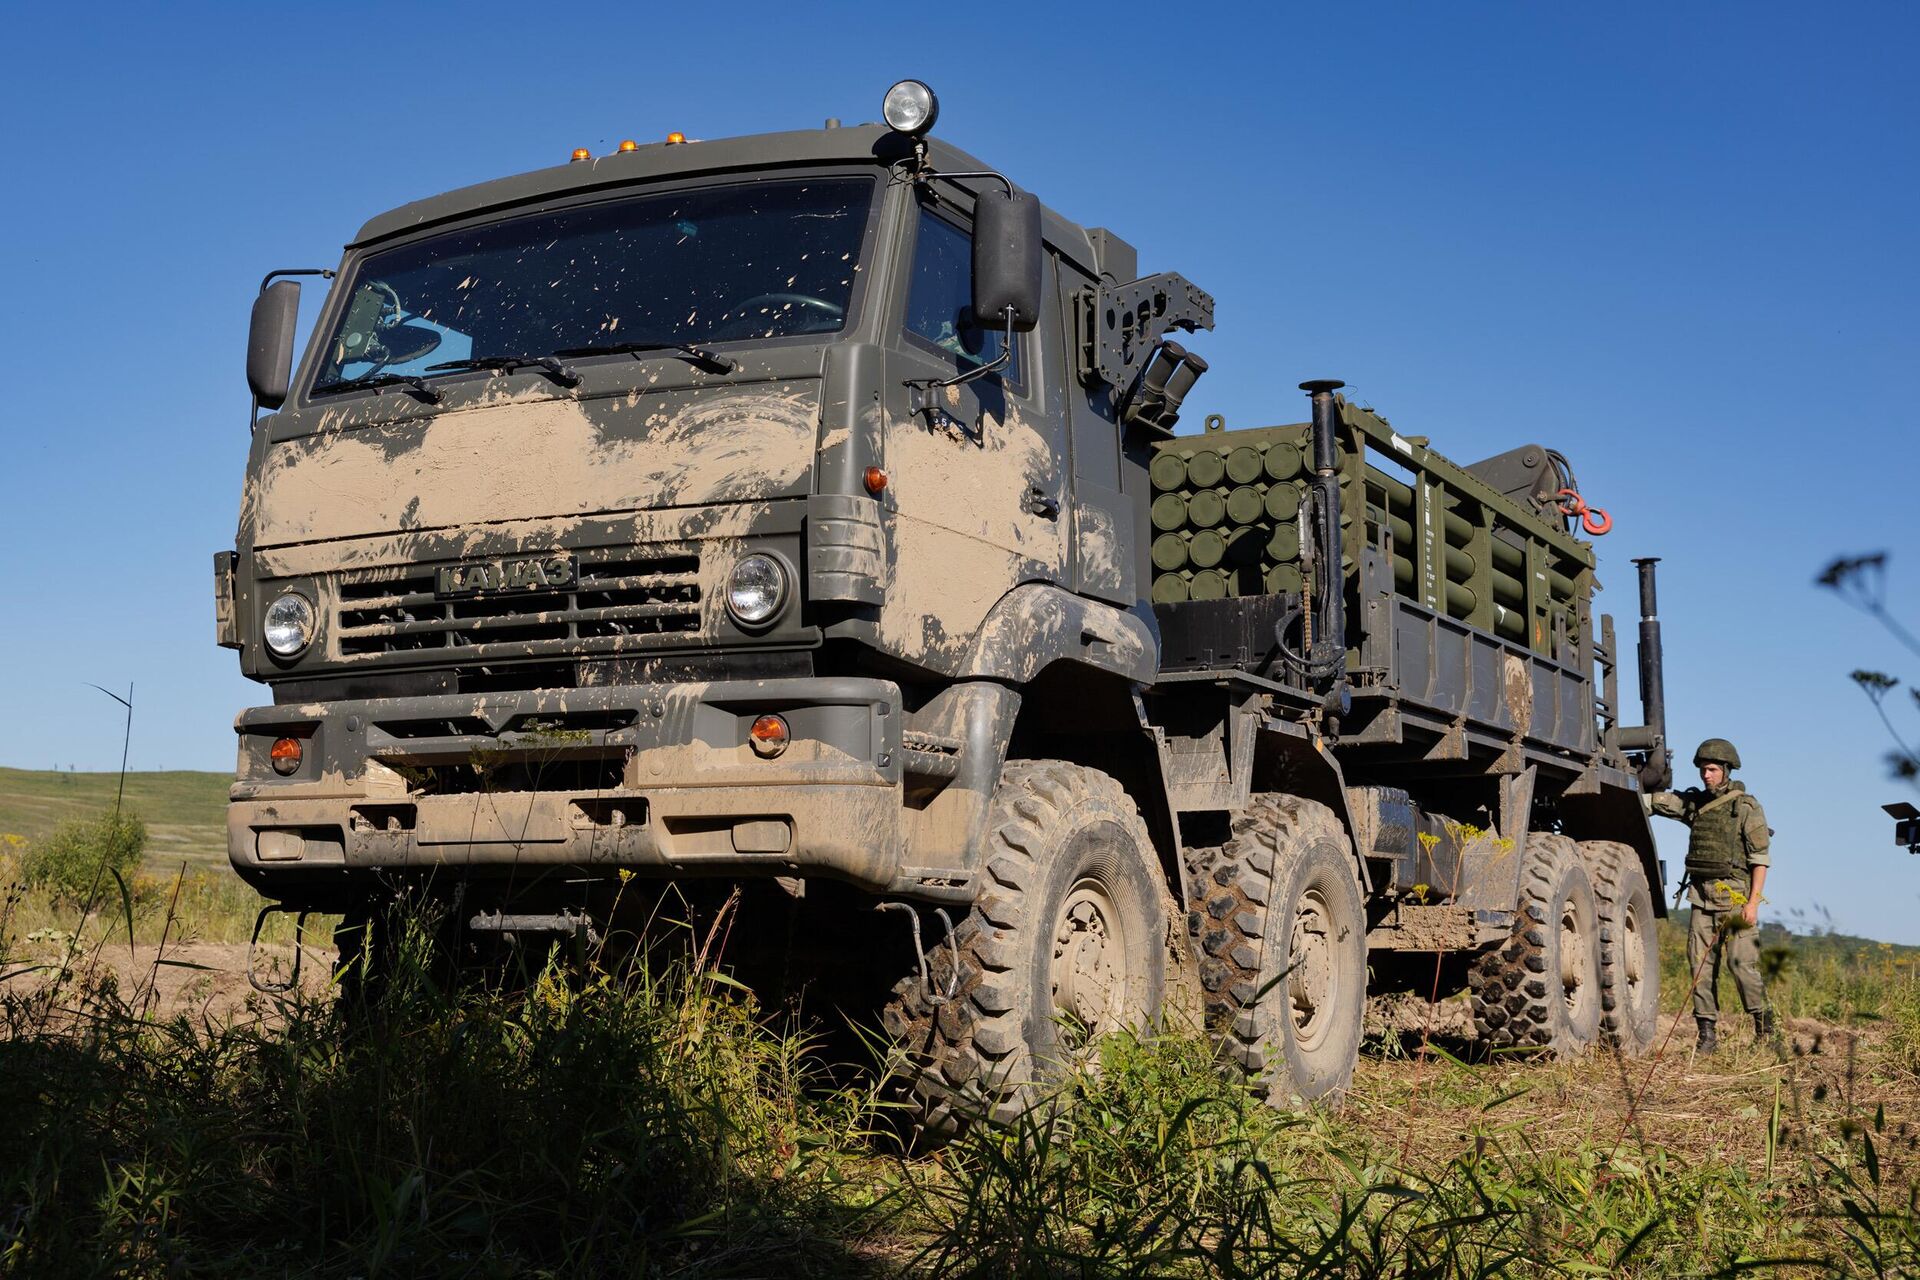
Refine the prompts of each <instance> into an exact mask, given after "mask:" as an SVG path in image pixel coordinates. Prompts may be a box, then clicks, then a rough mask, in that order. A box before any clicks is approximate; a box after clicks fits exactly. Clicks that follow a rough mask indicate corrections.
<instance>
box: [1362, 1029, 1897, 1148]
mask: <svg viewBox="0 0 1920 1280" xmlns="http://www.w3.org/2000/svg"><path fill="white" fill-rule="evenodd" d="M1723 1027H1724V1030H1723V1031H1722V1039H1721V1044H1720V1052H1719V1053H1718V1054H1716V1055H1714V1056H1712V1057H1710V1058H1703V1057H1698V1056H1697V1055H1696V1054H1695V1053H1694V1026H1693V1019H1692V1018H1691V1017H1690V1016H1686V1015H1684V1014H1675V1015H1670V1016H1668V1017H1666V1018H1664V1019H1663V1020H1662V1024H1661V1036H1660V1039H1659V1040H1657V1041H1656V1042H1655V1046H1654V1049H1653V1051H1652V1052H1651V1053H1649V1054H1648V1055H1647V1056H1645V1057H1643V1058H1636V1059H1625V1058H1620V1057H1617V1056H1612V1055H1608V1054H1605V1053H1600V1054H1596V1055H1594V1056H1591V1057H1588V1058H1585V1059H1581V1060H1578V1061H1572V1062H1540V1061H1537V1060H1529V1059H1525V1058H1509V1059H1505V1060H1501V1059H1498V1058H1496V1059H1494V1060H1493V1061H1487V1062H1479V1063H1475V1064H1472V1065H1464V1064H1462V1063H1460V1062H1458V1061H1457V1060H1451V1059H1449V1058H1447V1057H1445V1056H1444V1055H1441V1054H1438V1053H1435V1052H1432V1051H1429V1052H1427V1053H1426V1054H1424V1055H1423V1054H1422V1052H1421V1050H1420V1048H1419V1046H1418V1044H1410V1045H1409V1047H1408V1049H1407V1052H1406V1056H1404V1057H1391V1058H1380V1057H1366V1058H1363V1059H1362V1060H1361V1063H1360V1068H1359V1070H1358V1072H1357V1073H1356V1074H1355V1078H1354V1085H1353V1088H1352V1090H1351V1092H1350V1093H1349V1095H1348V1097H1347V1101H1346V1103H1345V1107H1344V1110H1345V1112H1346V1115H1347V1117H1348V1118H1349V1119H1353V1120H1357V1121H1359V1122H1360V1123H1362V1124H1363V1125H1366V1126H1368V1127H1370V1128H1374V1129H1376V1131H1378V1132H1381V1133H1383V1134H1393V1135H1397V1138H1396V1141H1397V1146H1398V1148H1399V1153H1400V1155H1401V1157H1402V1158H1403V1159H1404V1158H1409V1157H1411V1158H1413V1159H1420V1158H1423V1157H1424V1158H1427V1159H1433V1158H1439V1159H1445V1158H1447V1157H1449V1156H1451V1155H1453V1154H1455V1153H1457V1152H1459V1151H1460V1150H1461V1149H1462V1148H1463V1147H1464V1146H1466V1145H1468V1144H1472V1143H1474V1142H1476V1141H1491V1142H1494V1143H1499V1144H1503V1145H1507V1146H1509V1147H1512V1148H1515V1149H1523V1150H1530V1151H1533V1152H1537V1153H1541V1154H1548V1153H1558V1154H1567V1155H1575V1154H1577V1153H1579V1152H1582V1151H1590V1150H1592V1149H1595V1148H1598V1149H1599V1150H1600V1151H1603V1152H1608V1153H1611V1158H1610V1159H1609V1161H1608V1165H1609V1167H1611V1168H1613V1169H1616V1170H1619V1169H1623V1168H1631V1167H1633V1166H1635V1165H1644V1164H1645V1163H1646V1162H1648V1161H1650V1160H1652V1159H1654V1158H1655V1157H1656V1153H1658V1152H1666V1153H1669V1156H1670V1157H1678V1158H1679V1159H1681V1160H1682V1161H1685V1162H1687V1163H1704V1162H1706V1161H1708V1160H1714V1161H1731V1162H1735V1163H1739V1164H1744V1165H1746V1166H1747V1168H1748V1170H1749V1172H1750V1173H1751V1174H1752V1175H1753V1176H1754V1177H1755V1178H1756V1179H1763V1178H1765V1177H1767V1175H1768V1172H1769V1165H1768V1159H1769V1155H1768V1133H1769V1128H1770V1126H1771V1125H1772V1123H1773V1118H1774V1115H1775V1109H1776V1107H1777V1108H1778V1116H1779V1129H1778V1133H1779V1145H1778V1147H1777V1148H1776V1149H1775V1150H1774V1152H1773V1154H1772V1169H1773V1170H1774V1172H1775V1176H1776V1177H1778V1176H1785V1175H1786V1174H1787V1173H1788V1171H1789V1169H1791V1170H1794V1171H1798V1170H1799V1169H1800V1168H1801V1166H1802V1164H1803V1162H1804V1161H1805V1160H1806V1159H1807V1158H1808V1157H1809V1156H1810V1155H1811V1156H1817V1155H1821V1154H1829V1155H1830V1154H1832V1153H1833V1151H1834V1150H1835V1147H1834V1143H1835V1142H1836V1141H1837V1139H1838V1138H1839V1137H1840V1136H1841V1135H1843V1134H1844V1133H1845V1132H1847V1131H1849V1130H1850V1129H1851V1128H1852V1127H1853V1126H1858V1127H1860V1128H1869V1129H1870V1128H1871V1126H1872V1125H1873V1123H1874V1121H1875V1117H1876V1113H1883V1114H1884V1117H1885V1128H1884V1131H1883V1136H1882V1137H1880V1138H1878V1139H1876V1141H1877V1145H1878V1147H1879V1154H1880V1160H1881V1165H1882V1168H1883V1171H1884V1173H1885V1175H1886V1178H1887V1182H1888V1184H1889V1185H1893V1186H1904V1185H1910V1184H1911V1183H1912V1181H1913V1180H1914V1177H1915V1174H1916V1172H1920V1077H1916V1075H1915V1074H1914V1072H1913V1071H1912V1070H1911V1069H1909V1068H1908V1067H1907V1066H1905V1065H1903V1064H1900V1063H1898V1062H1896V1061H1895V1060H1894V1058H1893V1056H1892V1055H1891V1054H1890V1053H1889V1052H1888V1051H1887V1049H1886V1047H1885V1046H1884V1045H1883V1044H1881V1043H1880V1041H1879V1038H1878V1037H1877V1034H1876V1032H1874V1031H1872V1030H1863V1031H1855V1030H1849V1029H1847V1028H1842V1027H1835V1026H1831V1025H1828V1024H1826V1023H1822V1022H1819V1021H1816V1020H1813V1019H1800V1018H1796V1019H1791V1020H1785V1019H1783V1020H1782V1022H1781V1024H1780V1027H1779V1034H1778V1036H1777V1038H1776V1039H1774V1040H1772V1041H1769V1042H1764V1043H1757V1042H1756V1041H1755V1039H1754V1035H1753V1032H1752V1029H1751V1026H1750V1024H1748V1023H1747V1022H1746V1020H1745V1019H1744V1018H1730V1019H1726V1020H1724V1022H1723Z"/></svg>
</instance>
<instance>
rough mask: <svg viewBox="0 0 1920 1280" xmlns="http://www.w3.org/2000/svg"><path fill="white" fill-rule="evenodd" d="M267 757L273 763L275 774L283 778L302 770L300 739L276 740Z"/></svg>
mask: <svg viewBox="0 0 1920 1280" xmlns="http://www.w3.org/2000/svg"><path fill="white" fill-rule="evenodd" d="M267 755H268V757H269V758H270V759H271V760H272V761H273V771H274V772H275V773H277V774H280V775H281V776H282V777H284V776H286V775H287V774H289V773H295V772H297V771H298V770H299V768H300V739H298V738H275V739H274V740H273V746H272V747H271V748H270V749H269V750H268V751H267Z"/></svg>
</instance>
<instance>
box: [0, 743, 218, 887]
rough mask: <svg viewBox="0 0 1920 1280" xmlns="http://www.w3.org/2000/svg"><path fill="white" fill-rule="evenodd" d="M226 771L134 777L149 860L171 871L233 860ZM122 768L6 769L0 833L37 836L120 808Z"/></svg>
mask: <svg viewBox="0 0 1920 1280" xmlns="http://www.w3.org/2000/svg"><path fill="white" fill-rule="evenodd" d="M231 781H232V779H231V778H230V777H229V776H228V775H227V774H224V773H195V772H191V771H189V770H184V769H181V770H167V771H165V772H160V773H129V774H128V775H127V795H126V801H125V803H126V807H127V808H128V809H129V810H131V811H132V812H134V813H137V814H139V815H140V817H141V818H142V819H143V820H144V821H145V822H146V824H147V863H148V865H149V866H151V867H153V868H154V869H155V870H162V869H165V870H171V869H173V868H175V867H177V866H179V864H180V863H181V862H183V861H184V862H187V863H188V864H190V865H192V866H195V867H215V866H218V867H224V866H226V863H227V837H226V820H227V786H228V784H229V783H230V782H231ZM119 785H120V775H119V774H117V773H60V772H58V771H55V770H41V769H6V768H0V833H11V834H14V835H21V836H25V837H27V839H29V840H32V839H35V838H37V837H40V836H44V835H46V834H47V833H48V832H50V831H52V830H53V829H54V828H55V827H57V826H59V825H60V824H61V823H62V822H65V821H66V820H67V819H69V818H86V817H92V816H94V815H96V814H99V813H102V812H105V811H107V810H109V809H111V808H112V807H113V797H114V792H115V790H116V789H117V788H118V787H119Z"/></svg>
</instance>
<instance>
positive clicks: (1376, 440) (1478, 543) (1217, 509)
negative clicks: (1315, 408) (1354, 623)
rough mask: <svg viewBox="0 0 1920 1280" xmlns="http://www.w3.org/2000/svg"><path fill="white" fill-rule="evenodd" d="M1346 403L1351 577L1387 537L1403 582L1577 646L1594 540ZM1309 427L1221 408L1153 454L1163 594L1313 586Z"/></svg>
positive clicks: (1496, 629) (1344, 468) (1158, 590)
mask: <svg viewBox="0 0 1920 1280" xmlns="http://www.w3.org/2000/svg"><path fill="white" fill-rule="evenodd" d="M1338 408H1339V415H1340V419H1339V421H1340V455H1339V456H1340V477H1341V512H1342V518H1341V523H1342V530H1341V537H1342V545H1341V560H1342V566H1343V569H1344V570H1345V572H1346V573H1347V574H1348V575H1349V577H1351V576H1353V574H1354V572H1355V568H1356V566H1357V565H1358V564H1359V563H1360V560H1361V553H1362V549H1363V548H1367V547H1372V548H1377V549H1378V551H1379V553H1380V555H1381V557H1382V558H1383V560H1384V561H1385V562H1386V563H1387V564H1388V565H1390V566H1391V569H1392V574H1393V593H1394V594H1396V595H1400V596H1404V597H1406V598H1408V599H1411V600H1416V601H1418V602H1419V603H1421V604H1423V605H1425V606H1426V607H1427V608H1429V609H1432V610H1434V611H1435V612H1436V613H1440V614H1444V615H1445V616H1447V617H1450V618H1457V619H1459V620H1460V621H1462V622H1465V623H1466V624H1468V625H1469V626H1473V627H1478V628H1479V629H1481V630H1483V631H1489V632H1492V633H1493V634H1494V635H1497V636H1499V637H1501V638H1502V639H1505V640H1511V641H1515V642H1517V643H1521V644H1525V645H1527V646H1528V647H1529V648H1530V649H1532V650H1533V651H1534V652H1535V653H1539V654H1544V655H1548V656H1557V657H1562V658H1564V659H1567V660H1572V659H1574V658H1575V657H1576V656H1577V649H1578V648H1579V645H1580V638H1581V636H1582V635H1583V632H1584V629H1585V628H1586V626H1587V625H1588V620H1587V607H1588V601H1589V599H1590V597H1591V594H1592V589H1593V563H1594V561H1593V552H1592V549H1591V548H1590V547H1588V546H1587V545H1586V544H1585V543H1582V542H1580V541H1579V540H1577V539H1576V538H1574V537H1573V536H1572V535H1571V534H1568V533H1566V532H1564V531H1563V530H1561V529H1559V528H1556V527H1554V526H1553V525H1551V524H1549V523H1548V522H1547V520H1546V519H1544V518H1542V517H1541V516H1540V515H1538V514H1535V513H1534V512H1532V511H1529V510H1528V509H1526V508H1525V507H1523V506H1522V505H1521V504H1520V503H1518V502H1516V501H1514V500H1513V499H1511V498H1509V497H1507V496H1506V495H1505V494H1502V493H1498V492H1496V491H1495V490H1493V489H1492V488H1491V487H1490V486H1488V485H1487V484H1486V483H1485V482H1483V481H1481V480H1480V479H1479V478H1478V477H1476V476H1474V475H1473V474H1472V473H1471V472H1470V471H1468V470H1467V469H1465V468H1463V467H1460V466H1458V465H1457V464H1455V463H1453V462H1451V461H1449V460H1447V459H1446V458H1443V457H1441V456H1440V455H1439V454H1437V453H1434V452H1433V451H1431V450H1430V449H1428V448H1427V447H1426V442H1425V441H1424V440H1422V439H1420V438H1419V437H1412V438H1409V437H1405V436H1401V435H1400V434H1398V433H1397V432H1395V431H1394V430H1393V429H1392V427H1391V426H1389V425H1388V423H1387V422H1386V420H1385V419H1383V418H1381V417H1379V416H1378V415H1376V414H1374V413H1373V412H1371V411H1369V410H1366V409H1361V408H1358V407H1356V406H1354V405H1351V404H1348V403H1347V402H1345V401H1344V400H1342V401H1339V402H1338ZM1310 431H1311V428H1310V427H1309V426H1308V425H1307V424H1306V423H1296V424H1292V425H1288V426H1277V427H1256V428H1252V429H1249V430H1243V431H1228V430H1225V429H1224V427H1223V426H1222V425H1220V420H1219V419H1218V418H1217V417H1212V418H1209V419H1208V420H1207V430H1206V432H1205V433H1204V434H1202V435H1198V436H1181V437H1176V438H1174V439H1170V440H1166V441H1162V442H1160V443H1159V445H1158V446H1157V451H1156V453H1155V456H1154V458H1153V462H1152V464H1151V466H1150V468H1149V475H1150V477H1151V479H1152V483H1153V505H1152V509H1151V514H1152V520H1153V528H1154V540H1153V546H1152V549H1151V558H1152V560H1153V566H1154V578H1153V588H1152V599H1153V601H1154V602H1155V603H1156V604H1171V603H1175V602H1178V601H1183V600H1218V599H1224V598H1227V597H1237V596H1258V595H1275V594H1282V593H1287V592H1297V591H1299V590H1300V589H1301V577H1300V564H1299V556H1300V546H1301V532H1302V531H1301V528H1300V521H1301V519H1302V518H1303V516H1302V511H1303V509H1304V508H1305V506H1306V492H1307V485H1308V482H1309V481H1310V480H1311V479H1312V465H1311V453H1312V444H1311V438H1310ZM1357 513H1360V514H1363V515H1364V519H1361V518H1358V515H1357ZM1352 590H1353V588H1352V587H1351V586H1350V588H1349V591H1350V594H1351V593H1352ZM1351 603H1352V604H1355V605H1357V604H1358V603H1359V602H1358V600H1353V601H1351ZM1348 616H1349V618H1352V617H1353V614H1352V613H1351V612H1349V615H1348Z"/></svg>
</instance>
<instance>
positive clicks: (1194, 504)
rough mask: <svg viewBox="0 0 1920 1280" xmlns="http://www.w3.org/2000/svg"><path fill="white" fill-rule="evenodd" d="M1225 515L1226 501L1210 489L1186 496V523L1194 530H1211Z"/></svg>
mask: <svg viewBox="0 0 1920 1280" xmlns="http://www.w3.org/2000/svg"><path fill="white" fill-rule="evenodd" d="M1215 456H1216V457H1217V456H1218V455H1215ZM1226 515H1227V500H1226V499H1225V498H1223V497H1221V496H1220V495H1219V494H1218V493H1215V492H1214V491H1213V490H1212V489H1202V490H1200V492H1198V493H1194V494H1189V495H1188V496H1187V523H1188V524H1190V525H1192V526H1193V527H1194V528H1196V529H1211V528H1213V526H1215V525H1217V524H1219V523H1220V522H1221V521H1222V520H1224V519H1225V518H1226Z"/></svg>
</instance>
